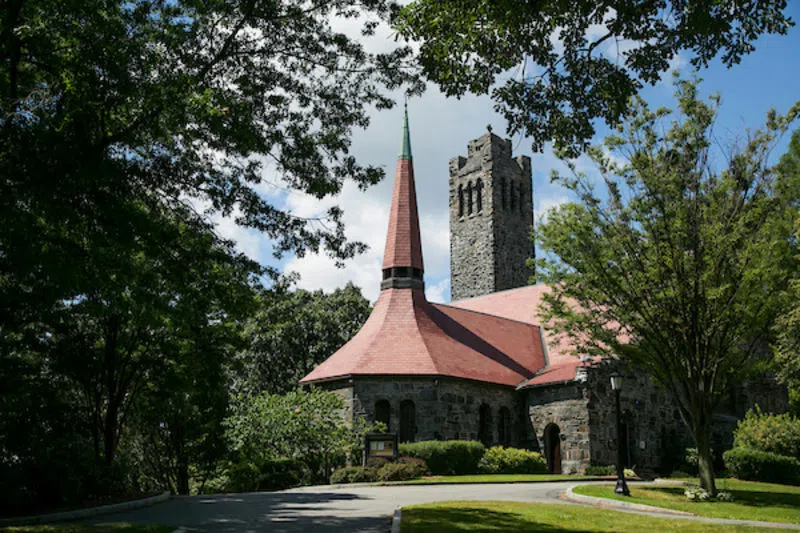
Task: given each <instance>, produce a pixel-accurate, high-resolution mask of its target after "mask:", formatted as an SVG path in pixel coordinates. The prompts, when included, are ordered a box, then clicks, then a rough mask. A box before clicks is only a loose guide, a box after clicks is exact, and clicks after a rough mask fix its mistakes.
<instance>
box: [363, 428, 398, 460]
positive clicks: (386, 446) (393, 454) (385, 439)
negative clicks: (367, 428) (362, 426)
mask: <svg viewBox="0 0 800 533" xmlns="http://www.w3.org/2000/svg"><path fill="white" fill-rule="evenodd" d="M364 452H365V453H364V463H366V462H367V459H369V458H371V457H381V458H383V459H389V460H390V461H393V460H395V459H397V434H396V433H368V434H367V435H365V436H364Z"/></svg>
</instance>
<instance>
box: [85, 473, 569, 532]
mask: <svg viewBox="0 0 800 533" xmlns="http://www.w3.org/2000/svg"><path fill="white" fill-rule="evenodd" d="M574 484H575V482H556V483H528V484H524V483H519V484H508V485H506V484H496V485H418V486H413V485H411V486H391V487H375V486H370V487H306V488H302V489H294V490H287V491H282V492H261V493H249V494H226V495H218V496H192V497H187V496H184V497H178V498H174V499H172V500H170V501H168V502H165V503H160V504H157V505H154V506H152V507H147V508H144V509H138V510H134V511H126V512H124V513H118V514H113V515H104V516H98V517H96V518H94V519H92V520H91V522H92V523H103V522H134V523H150V524H163V525H168V526H174V527H175V528H176V529H177V528H179V527H180V528H183V529H184V530H185V531H186V532H187V533H191V532H210V533H261V532H264V533H290V532H291V533H294V532H298V531H303V532H315V533H316V532H320V533H334V532H336V533H349V532H357V533H387V532H388V531H389V527H390V523H391V515H392V513H393V512H394V510H395V509H396V508H397V507H403V506H405V505H412V504H415V503H426V502H435V501H443V500H508V501H522V502H548V503H554V502H558V501H559V500H558V497H559V495H560V494H561V493H562V492H563V491H565V490H566V488H567V487H568V486H570V485H574Z"/></svg>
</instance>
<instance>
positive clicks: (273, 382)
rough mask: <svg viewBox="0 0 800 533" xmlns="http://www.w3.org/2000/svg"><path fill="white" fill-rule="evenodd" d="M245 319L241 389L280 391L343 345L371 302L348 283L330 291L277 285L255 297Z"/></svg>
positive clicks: (240, 371) (357, 326)
mask: <svg viewBox="0 0 800 533" xmlns="http://www.w3.org/2000/svg"><path fill="white" fill-rule="evenodd" d="M257 306H258V307H257V309H256V312H255V313H254V314H253V315H252V316H251V317H250V318H249V319H248V320H247V324H246V326H245V330H244V335H245V337H246V338H247V339H248V346H247V348H246V349H244V350H242V351H241V352H240V353H239V354H237V365H238V368H239V370H238V372H237V373H238V375H239V376H240V380H239V382H237V384H236V388H237V389H238V390H242V391H247V392H261V391H268V392H271V393H273V394H282V393H285V392H288V391H290V390H292V389H293V388H294V387H296V385H297V382H298V381H299V380H300V379H302V378H303V377H304V376H305V375H306V374H308V373H309V372H310V371H311V370H313V369H314V367H315V366H316V365H318V364H320V363H321V362H323V361H324V360H325V359H327V358H328V357H329V356H330V355H331V354H332V353H334V352H335V351H336V350H338V349H339V348H340V347H341V346H342V345H344V343H346V342H347V341H348V340H350V339H351V338H352V337H353V336H354V335H355V334H356V333H357V332H358V330H359V329H360V328H361V326H362V325H363V324H364V322H366V320H367V317H368V316H369V313H370V305H369V301H367V299H366V298H364V297H363V296H362V295H361V291H360V289H358V288H357V287H355V286H354V285H352V284H350V283H348V284H347V285H346V286H345V288H343V289H337V290H335V291H334V292H333V293H331V294H325V293H323V292H322V291H316V292H309V291H304V290H293V291H290V290H289V287H286V286H284V285H278V286H277V287H275V288H274V289H273V290H271V291H263V292H262V293H261V294H260V295H259V297H258V298H257Z"/></svg>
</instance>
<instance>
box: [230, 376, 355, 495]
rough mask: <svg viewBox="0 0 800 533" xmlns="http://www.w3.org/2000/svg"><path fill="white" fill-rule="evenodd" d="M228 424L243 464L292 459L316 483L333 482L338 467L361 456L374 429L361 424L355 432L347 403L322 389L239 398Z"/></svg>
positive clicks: (236, 450) (233, 448) (239, 458)
mask: <svg viewBox="0 0 800 533" xmlns="http://www.w3.org/2000/svg"><path fill="white" fill-rule="evenodd" d="M224 425H225V428H226V430H225V436H226V438H227V440H228V443H229V446H230V449H231V450H232V451H233V452H234V454H235V455H236V456H237V457H238V459H237V462H240V461H249V462H253V463H256V464H259V463H260V462H263V461H266V460H268V459H276V458H281V457H288V458H290V459H293V460H297V461H299V462H300V463H302V464H303V465H304V466H305V467H306V468H308V470H309V471H310V472H311V477H312V481H315V482H327V481H328V476H329V474H330V473H331V471H332V470H333V469H334V468H335V467H336V466H339V465H342V464H344V463H345V461H346V460H347V458H348V457H350V458H353V459H355V458H357V457H359V456H360V452H361V449H362V447H363V434H364V432H366V431H368V430H369V428H367V427H366V426H365V425H364V424H359V423H357V424H356V426H355V427H350V426H349V425H348V424H347V422H346V421H345V418H344V400H342V398H341V397H340V396H339V395H337V394H334V393H330V392H327V391H324V390H321V389H311V390H309V391H305V390H298V391H293V392H289V393H287V394H284V395H277V394H268V393H262V394H256V395H238V396H237V397H235V398H234V400H233V403H232V406H231V414H230V416H229V417H228V418H226V419H225V422H224Z"/></svg>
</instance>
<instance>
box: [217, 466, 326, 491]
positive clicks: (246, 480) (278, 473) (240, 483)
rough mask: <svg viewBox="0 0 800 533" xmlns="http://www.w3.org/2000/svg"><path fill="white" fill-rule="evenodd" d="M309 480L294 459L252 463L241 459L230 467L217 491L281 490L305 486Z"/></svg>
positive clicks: (308, 473)
mask: <svg viewBox="0 0 800 533" xmlns="http://www.w3.org/2000/svg"><path fill="white" fill-rule="evenodd" d="M258 459H263V458H260V457H259V458H256V460H258ZM310 479H311V476H310V472H309V471H308V469H307V468H306V466H305V465H304V464H303V463H302V462H301V461H298V460H296V459H288V458H286V457H280V458H278V459H265V460H261V461H259V462H254V461H252V460H249V459H248V458H244V457H243V458H242V459H241V460H240V461H238V462H237V463H235V464H233V465H232V466H231V468H230V469H229V470H228V473H227V479H226V480H225V481H224V482H223V484H222V485H221V486H220V487H218V489H219V490H220V491H221V492H254V491H264V490H281V489H288V488H291V487H298V486H300V485H305V484H307V483H308V482H309V481H310Z"/></svg>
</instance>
